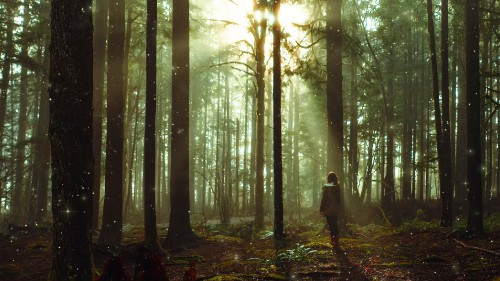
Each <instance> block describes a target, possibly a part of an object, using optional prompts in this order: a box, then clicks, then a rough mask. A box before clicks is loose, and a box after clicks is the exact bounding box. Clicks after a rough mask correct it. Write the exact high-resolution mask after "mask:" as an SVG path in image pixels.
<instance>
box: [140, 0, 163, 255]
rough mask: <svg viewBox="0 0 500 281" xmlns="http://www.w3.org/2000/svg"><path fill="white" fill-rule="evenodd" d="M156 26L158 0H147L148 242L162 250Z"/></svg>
mask: <svg viewBox="0 0 500 281" xmlns="http://www.w3.org/2000/svg"><path fill="white" fill-rule="evenodd" d="M156 28H157V0H148V1H147V19H146V121H145V130H144V171H143V172H144V189H143V192H144V244H145V245H146V247H148V248H152V249H154V250H159V248H160V245H159V244H158V234H157V230H156V199H155V195H156V194H155V179H156V174H155V172H156Z"/></svg>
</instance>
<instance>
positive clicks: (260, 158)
mask: <svg viewBox="0 0 500 281" xmlns="http://www.w3.org/2000/svg"><path fill="white" fill-rule="evenodd" d="M256 6H257V9H260V10H261V11H262V12H264V11H265V10H266V7H267V1H262V2H259V3H258V4H257V5H256ZM256 32H257V33H258V35H257V38H256V39H257V40H256V58H257V111H256V112H257V144H256V146H257V149H256V177H255V228H256V229H257V230H261V229H262V228H263V227H264V138H265V131H264V119H265V81H264V76H265V71H266V70H265V61H264V58H265V43H266V32H267V19H262V20H261V21H260V23H259V28H256Z"/></svg>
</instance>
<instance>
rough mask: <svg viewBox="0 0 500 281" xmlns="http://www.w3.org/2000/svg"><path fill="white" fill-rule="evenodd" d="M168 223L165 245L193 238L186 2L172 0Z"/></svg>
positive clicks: (177, 243)
mask: <svg viewBox="0 0 500 281" xmlns="http://www.w3.org/2000/svg"><path fill="white" fill-rule="evenodd" d="M172 9H173V13H172V15H173V18H172V69H173V73H172V128H171V141H172V142H171V147H170V149H171V152H170V162H171V164H170V196H171V197H170V204H171V213H170V226H169V228H168V233H167V238H166V240H165V245H166V246H167V247H171V246H178V245H182V244H183V243H188V242H191V241H192V240H193V239H195V238H196V235H195V234H194V232H193V230H192V229H191V223H190V217H189V2H188V1H183V0H173V7H172Z"/></svg>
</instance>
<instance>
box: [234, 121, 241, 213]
mask: <svg viewBox="0 0 500 281" xmlns="http://www.w3.org/2000/svg"><path fill="white" fill-rule="evenodd" d="M240 138H241V132H240V119H236V140H235V142H236V144H235V154H236V159H235V162H236V163H235V165H234V181H235V184H234V193H235V196H234V211H235V212H236V214H239V211H240V186H241V178H240V142H241V140H240Z"/></svg>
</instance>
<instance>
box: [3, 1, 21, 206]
mask: <svg viewBox="0 0 500 281" xmlns="http://www.w3.org/2000/svg"><path fill="white" fill-rule="evenodd" d="M6 6H7V7H6V10H7V15H6V18H7V24H6V25H7V26H6V35H5V49H4V53H3V65H2V83H1V84H0V157H3V146H4V139H5V138H4V131H5V118H6V113H7V92H8V91H9V83H10V68H11V59H12V56H13V52H14V45H13V42H12V36H13V30H14V12H13V7H12V4H11V3H6ZM6 162H7V161H4V160H3V159H2V161H0V179H2V180H0V194H3V188H4V187H3V183H4V180H3V178H5V179H7V174H6V172H5V171H6V170H7V169H6V167H5V166H4V165H5V164H4V163H6ZM12 207H14V208H17V206H16V205H12ZM13 212H16V210H15V209H14V210H13Z"/></svg>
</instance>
